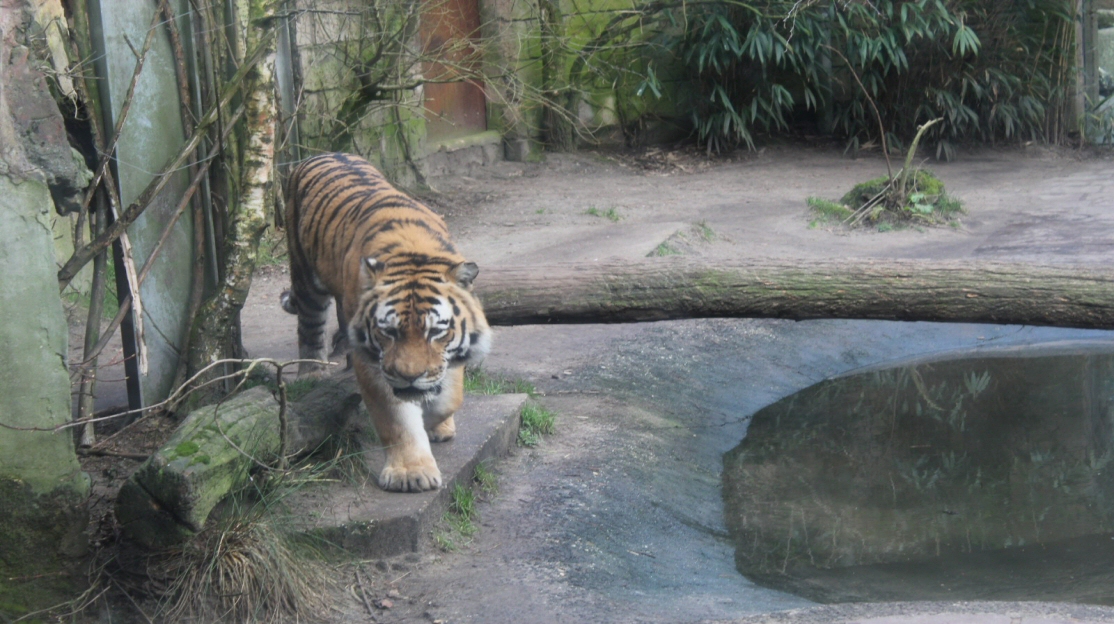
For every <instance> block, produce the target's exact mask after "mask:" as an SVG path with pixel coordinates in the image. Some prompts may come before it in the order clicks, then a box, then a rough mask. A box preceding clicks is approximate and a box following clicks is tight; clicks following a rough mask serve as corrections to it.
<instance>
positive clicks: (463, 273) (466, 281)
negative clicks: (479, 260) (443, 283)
mask: <svg viewBox="0 0 1114 624" xmlns="http://www.w3.org/2000/svg"><path fill="white" fill-rule="evenodd" d="M479 274H480V267H479V265H477V264H476V263H475V262H461V263H460V264H458V265H456V266H454V267H453V268H451V269H449V277H450V278H452V279H454V280H456V283H457V284H460V287H461V288H471V287H472V281H473V280H474V279H476V276H477V275H479Z"/></svg>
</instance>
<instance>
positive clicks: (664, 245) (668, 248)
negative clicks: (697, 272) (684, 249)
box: [650, 241, 681, 258]
mask: <svg viewBox="0 0 1114 624" xmlns="http://www.w3.org/2000/svg"><path fill="white" fill-rule="evenodd" d="M679 255H681V252H680V251H678V250H677V249H676V248H675V247H673V246H672V245H670V244H669V242H668V241H662V242H661V243H659V244H658V246H657V247H655V248H654V250H653V251H651V252H650V257H652V258H663V257H665V256H679Z"/></svg>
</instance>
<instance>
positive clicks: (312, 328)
mask: <svg viewBox="0 0 1114 624" xmlns="http://www.w3.org/2000/svg"><path fill="white" fill-rule="evenodd" d="M300 282H302V280H297V279H295V280H294V287H293V288H291V290H288V291H284V292H283V293H282V295H281V298H280V301H281V303H282V309H283V310H286V311H287V312H289V313H291V314H296V315H298V359H300V360H316V361H313V362H301V363H299V364H298V376H299V377H305V376H307V375H314V376H316V375H320V374H321V373H322V372H323V371H324V369H325V367H326V366H327V365H326V364H325V363H324V362H327V361H328V360H329V352H328V350H327V349H326V348H325V322H326V319H327V317H328V311H329V303H330V301H331V300H332V295H330V294H329V293H328V292H327V291H325V290H324V289H321V288H318V287H317V285H316V284H312V283H311V284H306V285H303V284H300Z"/></svg>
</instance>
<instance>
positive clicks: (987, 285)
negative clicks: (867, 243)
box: [476, 258, 1114, 328]
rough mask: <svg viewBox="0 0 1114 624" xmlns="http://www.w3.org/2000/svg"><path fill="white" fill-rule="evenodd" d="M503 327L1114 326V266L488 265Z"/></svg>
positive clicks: (493, 310) (489, 305)
mask: <svg viewBox="0 0 1114 624" xmlns="http://www.w3.org/2000/svg"><path fill="white" fill-rule="evenodd" d="M476 291H477V293H478V294H479V296H480V297H481V299H482V300H483V303H484V311H485V313H486V315H487V319H488V321H489V322H490V323H491V324H492V325H528V324H542V323H626V322H637V321H660V320H666V319H682V318H707V317H750V318H785V319H795V320H803V319H819V318H838V319H882V320H900V321H948V322H965V323H1001V324H1021V325H1055V326H1060V327H1078V328H1114V268H1112V267H1099V266H1056V265H1052V266H1049V265H1035V264H1029V263H1022V262H1004V261H983V260H972V259H964V260H944V261H941V260H889V259H886V260H869V259H832V260H826V261H820V260H800V259H749V260H728V261H714V262H712V261H700V260H693V259H686V258H647V259H645V260H639V261H625V260H608V261H604V262H594V263H553V264H546V265H538V266H506V267H499V266H495V267H487V268H485V269H484V271H483V274H482V275H481V277H480V279H479V280H477V282H476Z"/></svg>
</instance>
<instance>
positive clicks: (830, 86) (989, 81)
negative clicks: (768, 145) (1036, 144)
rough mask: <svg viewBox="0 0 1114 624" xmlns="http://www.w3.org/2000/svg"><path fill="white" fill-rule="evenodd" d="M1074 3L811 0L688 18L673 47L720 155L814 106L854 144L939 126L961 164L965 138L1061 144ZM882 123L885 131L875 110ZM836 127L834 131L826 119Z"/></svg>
mask: <svg viewBox="0 0 1114 624" xmlns="http://www.w3.org/2000/svg"><path fill="white" fill-rule="evenodd" d="M1072 6H1073V5H1072V3H1069V2H1067V1H1066V0H1000V1H989V0H978V1H976V0H799V1H777V0H775V1H765V2H749V3H739V2H733V3H728V2H724V3H710V4H705V5H700V6H699V8H697V9H689V12H688V15H687V16H686V17H687V27H686V28H684V29H683V30H681V31H680V32H679V34H677V35H676V38H675V40H674V41H673V43H672V45H673V46H674V47H675V48H676V49H678V50H679V51H680V56H681V58H682V59H683V61H684V63H685V64H686V65H687V66H688V68H689V69H690V75H691V76H693V81H694V82H695V87H696V90H697V91H698V92H699V94H700V95H701V96H702V97H701V98H699V101H700V102H701V103H700V104H699V105H698V106H696V107H695V108H694V110H693V113H692V116H693V123H694V125H695V126H696V130H697V132H698V135H699V138H700V140H701V141H702V142H704V143H705V144H706V145H707V147H708V149H709V151H711V150H720V149H724V148H728V147H733V146H736V145H744V144H745V145H747V146H749V147H753V146H754V139H753V132H754V131H755V130H778V129H787V128H788V127H789V124H790V120H791V119H792V118H793V115H794V114H800V113H802V112H804V111H808V110H811V111H813V112H814V113H816V114H818V115H820V116H821V117H826V118H827V119H828V122H827V125H828V126H829V127H828V128H827V130H830V131H831V132H833V133H834V134H837V135H839V136H842V137H844V138H845V139H846V140H847V141H848V146H849V147H851V148H859V147H862V146H864V145H866V144H867V143H868V142H877V141H879V140H880V139H881V138H882V137H881V133H882V132H885V133H887V137H886V138H887V139H889V144H890V146H891V147H892V148H899V147H900V146H901V145H902V143H903V140H904V141H908V140H909V138H911V137H912V136H913V134H914V133H915V131H916V128H917V127H918V126H919V125H921V124H923V123H924V122H926V121H927V120H930V119H935V118H938V117H943V118H944V122H943V123H941V124H939V125H937V126H936V127H935V128H933V129H932V132H931V133H930V134H929V136H927V137H926V140H927V141H929V142H931V143H932V144H934V145H935V147H936V154H937V156H938V157H946V158H950V157H951V156H952V155H953V153H954V149H955V144H956V143H957V142H959V141H963V140H972V139H974V140H980V141H987V142H994V141H1001V140H1017V139H1034V140H1045V141H1050V142H1060V141H1062V140H1063V139H1064V138H1065V136H1066V130H1067V128H1066V126H1065V124H1064V119H1065V114H1066V111H1067V106H1068V103H1067V101H1066V97H1065V94H1066V90H1067V86H1068V82H1069V81H1070V79H1071V59H1072V58H1073V55H1074V52H1073V50H1074V48H1073V46H1074V26H1073V21H1072V20H1073V15H1072V13H1071V11H1072V8H1071V7H1072ZM874 107H877V109H878V110H879V111H880V114H881V117H882V124H881V126H882V127H881V128H880V127H879V123H877V120H876V119H875V116H874V113H873V110H872V109H873V108H874ZM822 125H824V124H822Z"/></svg>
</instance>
